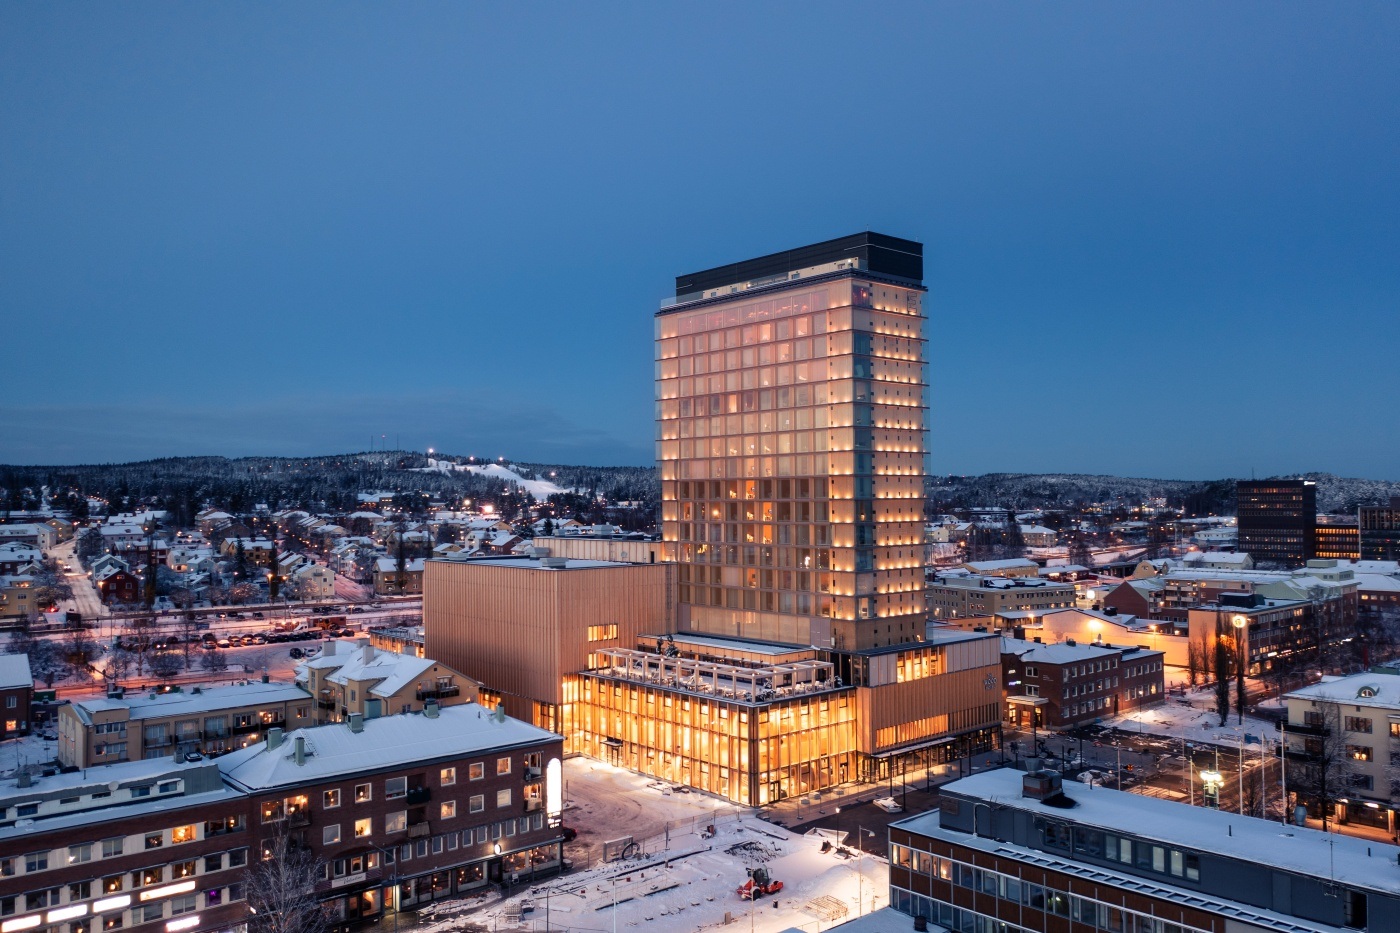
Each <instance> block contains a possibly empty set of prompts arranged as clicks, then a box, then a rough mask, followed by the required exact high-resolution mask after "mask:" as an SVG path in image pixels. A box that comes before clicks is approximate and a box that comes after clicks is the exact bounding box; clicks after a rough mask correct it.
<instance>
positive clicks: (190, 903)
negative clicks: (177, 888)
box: [170, 894, 199, 917]
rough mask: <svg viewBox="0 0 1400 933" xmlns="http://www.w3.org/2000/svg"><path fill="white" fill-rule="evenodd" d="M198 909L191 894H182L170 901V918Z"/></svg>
mask: <svg viewBox="0 0 1400 933" xmlns="http://www.w3.org/2000/svg"><path fill="white" fill-rule="evenodd" d="M198 909H199V907H198V906H197V904H196V897H195V895H193V894H182V895H180V896H179V897H172V898H171V899H170V916H172V917H178V916H179V915H180V914H187V913H190V912H191V911H194V910H198Z"/></svg>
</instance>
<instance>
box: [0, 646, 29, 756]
mask: <svg viewBox="0 0 1400 933" xmlns="http://www.w3.org/2000/svg"><path fill="white" fill-rule="evenodd" d="M33 702H34V675H33V674H32V673H31V672H30V670H29V655H27V654H4V655H0V739H13V738H16V737H18V736H21V735H28V734H29V707H30V705H31V704H32V703H33Z"/></svg>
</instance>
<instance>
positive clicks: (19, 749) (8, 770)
mask: <svg viewBox="0 0 1400 933" xmlns="http://www.w3.org/2000/svg"><path fill="white" fill-rule="evenodd" d="M57 761H58V743H57V742H55V741H52V740H50V739H46V738H44V737H43V736H41V735H39V734H38V733H37V732H36V733H33V734H31V735H25V736H21V737H19V738H17V739H6V740H5V741H4V742H0V778H5V777H11V776H12V775H13V774H14V773H15V771H16V770H17V769H18V768H19V766H20V765H25V766H26V767H32V766H34V765H52V764H56V763H57Z"/></svg>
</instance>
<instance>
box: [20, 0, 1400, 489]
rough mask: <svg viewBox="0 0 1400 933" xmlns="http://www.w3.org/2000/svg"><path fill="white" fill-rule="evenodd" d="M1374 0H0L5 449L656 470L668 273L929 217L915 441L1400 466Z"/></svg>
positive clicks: (1103, 464)
mask: <svg viewBox="0 0 1400 933" xmlns="http://www.w3.org/2000/svg"><path fill="white" fill-rule="evenodd" d="M1397 49H1400V5H1397V4H1395V3H1389V2H1387V3H1347V4H1312V3H1297V4H1295V3H1262V4H1250V3H1230V4H1218V3H1204V4H1190V3H1170V4H1166V3H1163V4H1138V3H1135V4H1122V3H1107V4H1088V3H1070V4H1034V5H1032V4H1015V5H1010V4H1006V5H1003V4H935V3H927V2H920V3H909V4H898V3H878V4H854V5H853V4H850V3H830V4H820V3H817V4H776V3H760V4H753V3H730V4H726V3H703V4H702V3H695V4H686V5H682V4H676V3H660V4H657V3H638V4H635V5H621V4H608V3H604V4H563V3H521V4H484V3H476V4H467V3H451V4H434V3H413V4H356V3H337V4H328V3H299V4H175V3H164V4H142V3H106V4H81V3H42V4H41V3H9V4H5V5H4V6H3V7H0V321H2V322H3V324H2V325H0V327H2V328H3V329H2V330H0V333H3V335H4V341H3V344H4V347H5V351H6V352H5V353H4V356H3V364H2V365H3V374H4V381H3V385H4V390H3V393H0V462H12V463H13V462H21V463H71V462H77V461H94V460H117V459H136V458H146V457H152V456H166V455H178V454H196V453H222V454H230V455H237V454H274V453H275V454H282V453H285V454H311V453H332V452H343V451H349V450H360V449H365V448H366V447H367V446H368V445H369V443H370V437H371V436H375V437H378V436H379V435H385V436H386V437H387V440H388V442H389V443H390V444H391V445H392V444H393V443H394V440H395V439H396V438H397V439H398V441H399V443H400V444H401V445H402V446H404V447H413V448H420V449H421V448H424V447H428V446H433V447H436V448H438V449H443V450H448V451H452V452H460V453H463V454H466V453H473V454H477V455H485V456H492V457H494V456H497V455H505V456H508V457H512V458H517V459H522V460H550V461H558V462H579V463H597V464H625V463H647V462H650V461H651V459H652V436H653V422H652V418H653V404H652V401H651V399H652V382H651V379H652V363H651V359H652V345H651V339H652V315H653V312H654V311H655V310H656V307H657V303H658V301H659V300H660V299H661V298H663V297H664V296H666V295H667V294H668V293H669V291H670V290H671V289H672V286H673V278H674V276H675V275H676V274H678V273H684V272H689V271H693V270H696V269H701V268H706V267H709V266H713V265H719V264H721V263H725V262H731V261H735V260H739V259H744V258H749V257H751V256H755V255H759V254H762V253H766V252H771V251H774V250H778V249H783V248H787V247H791V246H798V245H802V244H806V243H810V242H814V241H817V240H822V239H827V238H830V237H834V236H840V235H843V234H847V233H852V232H855V231H859V230H863V229H874V230H879V231H883V232H887V233H891V234H894V235H897V236H904V237H910V238H914V239H919V240H922V241H923V242H924V243H925V244H926V257H927V259H926V278H927V283H928V285H929V288H930V290H931V295H930V300H929V302H928V309H929V317H930V320H929V323H928V338H929V342H928V351H929V359H930V366H929V381H930V383H931V387H930V393H929V395H930V398H929V402H930V406H931V409H930V422H931V431H930V434H929V439H930V449H931V451H932V454H931V458H930V468H931V469H932V470H933V471H935V472H959V473H973V472H986V471H1018V472H1021V471H1024V472H1061V471H1064V472H1069V471H1074V472H1107V473H1122V474H1128V475H1138V476H1162V477H1181V478H1206V477H1216V476H1240V475H1245V476H1247V475H1249V473H1250V471H1251V470H1253V471H1254V472H1256V473H1258V474H1259V475H1268V474H1273V473H1281V472H1298V471H1305V470H1325V471H1331V472H1336V473H1340V474H1344V475H1353V476H1369V477H1372V478H1384V479H1400V430H1397V421H1400V418H1397V415H1396V413H1395V405H1396V398H1397V390H1400V369H1397V359H1398V358H1400V306H1398V304H1400V303H1398V302H1397V296H1400V54H1397V52H1396V50H1397Z"/></svg>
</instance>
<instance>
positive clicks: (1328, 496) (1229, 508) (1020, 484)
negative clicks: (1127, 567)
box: [928, 473, 1400, 514]
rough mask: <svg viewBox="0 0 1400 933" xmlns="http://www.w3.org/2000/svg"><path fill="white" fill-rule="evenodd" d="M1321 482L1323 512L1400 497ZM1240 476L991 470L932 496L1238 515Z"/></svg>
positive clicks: (935, 486) (1396, 485) (940, 480)
mask: <svg viewBox="0 0 1400 933" xmlns="http://www.w3.org/2000/svg"><path fill="white" fill-rule="evenodd" d="M1302 478H1303V479H1308V480H1312V481H1313V482H1315V483H1317V507H1318V510H1319V511H1322V512H1355V511H1356V507H1357V506H1358V505H1374V504H1380V503H1383V502H1385V501H1386V500H1387V499H1388V497H1390V496H1396V495H1400V482H1396V481H1393V480H1371V479H1353V478H1347V477H1342V476H1334V475H1333V474H1331V473H1307V474H1304V475H1303V477H1302ZM1235 483H1236V480H1235V479H1233V478H1232V479H1217V480H1179V479H1139V478H1136V477H1127V476H1095V475H1091V474H1084V473H985V474H983V475H981V476H936V477H932V478H931V479H930V481H929V488H928V492H929V497H930V499H932V500H934V502H936V503H938V504H939V506H940V507H942V508H959V507H972V506H978V505H1002V506H1007V507H1011V508H1028V509H1029V508H1049V507H1075V506H1084V505H1090V504H1092V503H1104V504H1114V505H1117V504H1123V505H1132V504H1135V503H1139V502H1142V501H1144V500H1146V499H1149V498H1154V497H1161V498H1165V499H1166V500H1167V501H1168V503H1169V504H1170V505H1173V506H1178V507H1183V508H1186V509H1187V510H1188V511H1190V512H1191V513H1193V514H1201V513H1210V512H1215V513H1217V514H1229V513H1233V512H1234V509H1235Z"/></svg>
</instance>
